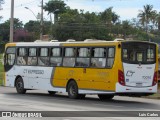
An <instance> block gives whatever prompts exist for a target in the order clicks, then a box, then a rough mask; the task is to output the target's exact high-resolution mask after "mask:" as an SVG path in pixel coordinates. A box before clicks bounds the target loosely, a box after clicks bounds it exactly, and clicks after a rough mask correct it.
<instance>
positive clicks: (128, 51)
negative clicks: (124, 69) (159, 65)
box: [122, 42, 156, 64]
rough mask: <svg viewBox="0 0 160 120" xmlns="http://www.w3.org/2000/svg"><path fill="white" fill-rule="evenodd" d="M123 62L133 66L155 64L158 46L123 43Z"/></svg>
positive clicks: (141, 43)
mask: <svg viewBox="0 0 160 120" xmlns="http://www.w3.org/2000/svg"><path fill="white" fill-rule="evenodd" d="M122 61H123V62H125V63H132V64H154V63H155V62H156V45H155V44H150V43H143V42H125V43H122Z"/></svg>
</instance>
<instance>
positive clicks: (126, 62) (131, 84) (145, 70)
mask: <svg viewBox="0 0 160 120" xmlns="http://www.w3.org/2000/svg"><path fill="white" fill-rule="evenodd" d="M121 53H122V66H123V69H122V70H118V82H117V84H116V93H117V94H118V95H125V96H147V95H151V94H154V93H156V92H157V86H158V85H157V81H158V80H157V75H158V73H157V71H158V63H157V55H156V54H157V47H156V44H153V43H148V42H122V51H121Z"/></svg>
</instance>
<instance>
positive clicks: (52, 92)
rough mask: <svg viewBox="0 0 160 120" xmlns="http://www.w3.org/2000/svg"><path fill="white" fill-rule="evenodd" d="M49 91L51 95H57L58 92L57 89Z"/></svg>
mask: <svg viewBox="0 0 160 120" xmlns="http://www.w3.org/2000/svg"><path fill="white" fill-rule="evenodd" d="M48 93H49V94H50V95H55V94H56V92H55V91H48Z"/></svg>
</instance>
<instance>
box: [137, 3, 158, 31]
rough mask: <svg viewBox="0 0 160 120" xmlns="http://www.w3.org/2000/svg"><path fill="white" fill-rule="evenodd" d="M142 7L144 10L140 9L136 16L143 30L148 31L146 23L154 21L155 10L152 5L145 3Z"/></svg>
mask: <svg viewBox="0 0 160 120" xmlns="http://www.w3.org/2000/svg"><path fill="white" fill-rule="evenodd" d="M143 8H144V10H140V12H139V14H138V18H139V21H140V23H141V24H142V26H143V27H144V29H145V31H146V32H148V30H149V29H148V24H149V23H150V22H153V21H154V19H155V13H156V11H155V10H153V5H148V4H147V5H145V6H143Z"/></svg>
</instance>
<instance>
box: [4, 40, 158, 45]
mask: <svg viewBox="0 0 160 120" xmlns="http://www.w3.org/2000/svg"><path fill="white" fill-rule="evenodd" d="M122 42H143V43H151V44H155V43H153V42H148V41H137V40H123V39H119V40H117V39H116V40H114V41H105V40H95V39H87V40H85V41H73V40H72V41H69V40H68V41H62V42H59V41H57V40H52V41H50V42H49V41H46V42H45V41H38V42H14V43H7V45H6V46H12V45H13V46H69V45H70V46H72V45H73V46H74V45H78V46H79V45H104V44H105V45H116V44H118V43H119V44H120V43H122Z"/></svg>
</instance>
